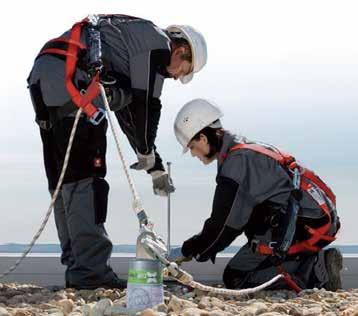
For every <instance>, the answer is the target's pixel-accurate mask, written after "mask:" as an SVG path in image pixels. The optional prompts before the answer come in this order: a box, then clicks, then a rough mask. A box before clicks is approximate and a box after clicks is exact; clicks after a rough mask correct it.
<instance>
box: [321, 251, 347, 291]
mask: <svg viewBox="0 0 358 316" xmlns="http://www.w3.org/2000/svg"><path fill="white" fill-rule="evenodd" d="M324 260H325V266H326V269H327V274H328V282H326V283H325V284H324V285H323V287H324V288H325V289H326V290H327V291H337V290H338V289H341V288H342V281H341V275H340V271H341V270H342V268H343V257H342V254H341V252H340V251H339V250H338V249H336V248H329V249H327V250H325V251H324Z"/></svg>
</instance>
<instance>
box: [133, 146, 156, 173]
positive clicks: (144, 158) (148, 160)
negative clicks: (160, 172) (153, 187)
mask: <svg viewBox="0 0 358 316" xmlns="http://www.w3.org/2000/svg"><path fill="white" fill-rule="evenodd" d="M137 158H138V162H135V163H134V164H132V165H131V167H130V168H131V169H134V170H149V169H152V168H153V167H154V165H155V153H154V150H152V151H151V152H150V153H149V154H148V155H143V154H141V153H140V152H139V151H138V152H137Z"/></svg>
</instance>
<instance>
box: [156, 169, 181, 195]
mask: <svg viewBox="0 0 358 316" xmlns="http://www.w3.org/2000/svg"><path fill="white" fill-rule="evenodd" d="M150 175H151V176H152V181H153V191H154V194H156V195H160V196H168V194H169V193H172V192H174V191H175V187H174V185H173V181H172V179H170V178H169V175H168V174H167V173H166V172H165V171H162V170H156V171H152V172H151V173H150Z"/></svg>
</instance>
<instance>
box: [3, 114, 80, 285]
mask: <svg viewBox="0 0 358 316" xmlns="http://www.w3.org/2000/svg"><path fill="white" fill-rule="evenodd" d="M81 113H82V110H81V109H79V110H78V111H77V114H76V117H75V121H74V123H73V126H72V130H71V135H70V139H69V141H68V145H67V149H66V155H65V160H64V162H63V167H62V170H61V175H60V178H59V179H58V182H57V186H56V190H55V193H54V194H53V195H52V199H51V203H50V206H49V208H48V210H47V213H46V215H45V219H44V220H43V222H42V224H41V226H40V228H39V230H38V231H37V233H36V234H35V236H34V237H33V238H32V241H31V243H30V244H29V245H28V247H27V249H26V250H25V251H24V252H23V254H22V255H21V257H20V258H19V259H18V260H17V261H16V262H15V264H14V265H13V266H11V267H10V268H9V269H8V270H7V271H5V272H4V273H1V274H0V279H2V278H3V277H5V276H6V275H8V274H9V273H11V272H12V271H14V270H15V269H16V268H17V267H18V266H19V265H20V263H21V262H22V260H24V258H25V257H26V256H27V254H28V253H29V252H30V251H31V249H32V247H33V246H34V244H35V242H36V241H37V239H38V238H39V237H40V235H41V233H42V232H43V230H44V229H45V226H46V224H47V222H48V219H49V218H50V215H51V213H52V209H53V206H54V204H55V202H56V199H57V196H58V193H59V192H60V188H61V186H62V182H63V178H64V176H65V172H66V169H67V165H68V160H69V159H70V152H71V148H72V143H73V139H74V137H75V133H76V129H77V125H78V121H79V119H80V116H81Z"/></svg>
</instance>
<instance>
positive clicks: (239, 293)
mask: <svg viewBox="0 0 358 316" xmlns="http://www.w3.org/2000/svg"><path fill="white" fill-rule="evenodd" d="M281 278H283V275H282V274H278V275H276V276H275V277H273V278H272V279H271V280H269V281H267V282H265V283H263V284H261V285H259V286H256V287H253V288H248V289H242V290H228V289H222V288H216V287H212V286H208V285H204V284H201V283H199V282H196V281H194V280H193V281H191V282H189V283H188V284H187V285H188V286H190V287H192V288H194V289H198V290H201V291H204V292H210V293H214V294H221V295H228V296H242V295H246V294H251V293H256V292H259V291H262V290H263V289H265V288H267V287H269V286H270V285H271V284H273V283H275V282H276V281H277V280H279V279H281Z"/></svg>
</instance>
